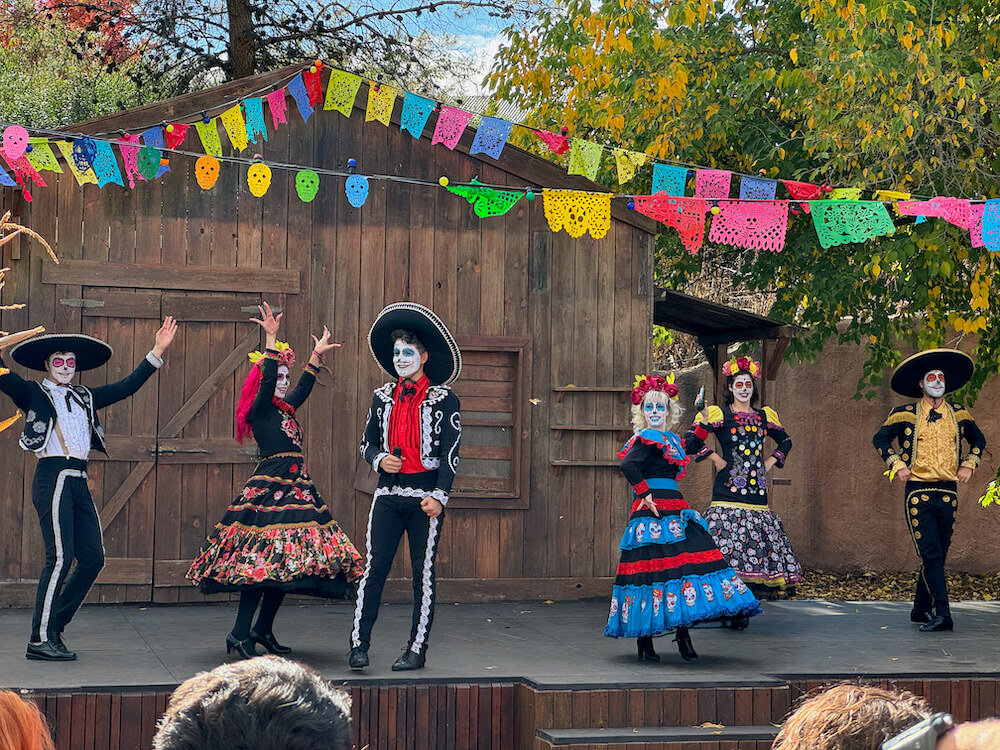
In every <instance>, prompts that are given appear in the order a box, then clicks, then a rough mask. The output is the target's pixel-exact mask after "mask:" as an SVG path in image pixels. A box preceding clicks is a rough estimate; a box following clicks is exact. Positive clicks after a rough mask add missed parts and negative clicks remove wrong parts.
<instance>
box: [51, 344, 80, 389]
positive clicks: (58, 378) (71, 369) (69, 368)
mask: <svg viewBox="0 0 1000 750" xmlns="http://www.w3.org/2000/svg"><path fill="white" fill-rule="evenodd" d="M48 365H49V377H50V378H51V379H52V380H53V382H56V383H58V384H59V385H69V383H70V381H71V380H73V376H74V375H76V354H75V353H73V352H55V353H54V354H53V355H52V356H51V357H49V361H48Z"/></svg>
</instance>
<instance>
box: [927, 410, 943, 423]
mask: <svg viewBox="0 0 1000 750" xmlns="http://www.w3.org/2000/svg"><path fill="white" fill-rule="evenodd" d="M939 419H941V412H939V411H935V410H934V409H931V410H930V413H929V414H928V415H927V423H928V424H933V423H934V422H937V421H938V420H939Z"/></svg>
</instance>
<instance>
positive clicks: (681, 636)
mask: <svg viewBox="0 0 1000 750" xmlns="http://www.w3.org/2000/svg"><path fill="white" fill-rule="evenodd" d="M674 641H675V642H676V643H677V650H678V651H680V653H681V658H682V659H683V660H684V661H695V660H696V659H697V658H698V654H697V653H696V652H695V650H694V645H693V644H692V643H691V635H690V634H689V633H688V629H687V628H677V635H676V636H675V637H674Z"/></svg>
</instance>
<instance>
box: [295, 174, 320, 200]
mask: <svg viewBox="0 0 1000 750" xmlns="http://www.w3.org/2000/svg"><path fill="white" fill-rule="evenodd" d="M295 191H296V192H297V193H298V194H299V200H301V201H302V202H303V203H309V202H310V201H312V199H313V198H315V197H316V193H317V192H319V175H318V174H316V173H315V172H313V171H312V170H311V169H303V170H302V171H301V172H299V173H298V174H297V175H295Z"/></svg>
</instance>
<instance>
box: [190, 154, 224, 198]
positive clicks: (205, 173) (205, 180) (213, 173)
mask: <svg viewBox="0 0 1000 750" xmlns="http://www.w3.org/2000/svg"><path fill="white" fill-rule="evenodd" d="M194 176H195V179H196V180H198V185H199V186H200V187H201V189H202V190H209V189H211V188H212V187H214V186H215V181H216V180H218V179H219V160H218V159H216V158H215V157H214V156H209V155H208V154H205V155H204V156H199V157H198V161H196V162H195V163H194Z"/></svg>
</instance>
